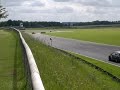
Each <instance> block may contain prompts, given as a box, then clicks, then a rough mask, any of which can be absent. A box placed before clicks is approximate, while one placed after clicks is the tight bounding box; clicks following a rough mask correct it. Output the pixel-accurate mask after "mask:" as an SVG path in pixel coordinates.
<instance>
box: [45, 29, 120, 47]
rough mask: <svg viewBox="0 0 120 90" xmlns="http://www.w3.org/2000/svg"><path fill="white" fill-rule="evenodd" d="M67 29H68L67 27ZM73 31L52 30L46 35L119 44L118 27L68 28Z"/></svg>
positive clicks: (119, 30)
mask: <svg viewBox="0 0 120 90" xmlns="http://www.w3.org/2000/svg"><path fill="white" fill-rule="evenodd" d="M68 30H69V29H68ZM70 30H72V31H73V32H54V33H53V32H52V33H47V34H48V35H53V36H58V37H64V38H72V39H78V40H83V41H91V42H97V43H104V44H111V45H118V46H119V45H120V28H99V29H96V28H95V29H70Z"/></svg>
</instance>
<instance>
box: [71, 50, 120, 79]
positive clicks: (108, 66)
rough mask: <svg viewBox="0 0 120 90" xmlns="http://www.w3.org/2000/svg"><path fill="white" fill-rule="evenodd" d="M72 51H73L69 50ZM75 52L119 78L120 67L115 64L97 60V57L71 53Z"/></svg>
mask: <svg viewBox="0 0 120 90" xmlns="http://www.w3.org/2000/svg"><path fill="white" fill-rule="evenodd" d="M69 53H71V52H69ZM71 54H73V55H74V56H77V57H80V58H81V59H83V60H85V61H87V62H90V63H92V64H94V65H96V66H98V67H100V68H102V69H104V70H105V71H108V72H109V73H111V74H113V75H115V76H117V77H118V78H120V72H119V71H120V67H117V66H114V65H111V64H107V63H105V62H101V61H98V60H95V59H92V58H88V57H85V56H82V55H80V54H75V53H71Z"/></svg>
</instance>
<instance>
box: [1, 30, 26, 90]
mask: <svg viewBox="0 0 120 90" xmlns="http://www.w3.org/2000/svg"><path fill="white" fill-rule="evenodd" d="M19 41H20V40H19V38H18V36H17V34H16V33H15V32H12V31H11V32H8V31H3V30H0V90H25V89H26V75H25V70H24V64H23V57H22V55H23V54H22V49H21V45H20V42H19Z"/></svg>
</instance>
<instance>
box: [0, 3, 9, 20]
mask: <svg viewBox="0 0 120 90" xmlns="http://www.w3.org/2000/svg"><path fill="white" fill-rule="evenodd" d="M7 16H8V14H7V11H6V9H5V8H4V7H3V6H1V5H0V19H1V18H6V17H7Z"/></svg>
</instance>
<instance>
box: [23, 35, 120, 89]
mask: <svg viewBox="0 0 120 90" xmlns="http://www.w3.org/2000/svg"><path fill="white" fill-rule="evenodd" d="M23 35H24V38H25V40H26V41H27V43H28V45H29V46H30V48H31V50H32V52H33V54H34V57H35V60H36V63H37V66H38V68H39V71H40V75H41V78H42V81H43V84H44V86H45V89H46V90H119V88H120V83H118V82H116V81H114V80H112V79H111V78H110V77H109V76H107V75H105V74H104V73H102V72H100V71H98V70H96V69H95V68H92V67H90V66H89V65H87V64H85V63H83V62H81V61H78V60H76V59H75V58H73V57H70V56H68V55H66V54H64V53H62V52H60V51H58V50H56V49H54V48H52V47H49V46H46V45H44V44H42V43H40V42H39V41H36V40H34V39H33V38H31V37H30V36H28V35H26V34H24V33H23Z"/></svg>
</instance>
